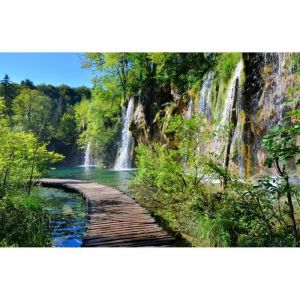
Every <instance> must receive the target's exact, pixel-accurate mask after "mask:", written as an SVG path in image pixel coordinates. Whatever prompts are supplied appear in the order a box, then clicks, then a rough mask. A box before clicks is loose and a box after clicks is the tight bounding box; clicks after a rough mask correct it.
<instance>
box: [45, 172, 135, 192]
mask: <svg viewBox="0 0 300 300" xmlns="http://www.w3.org/2000/svg"><path fill="white" fill-rule="evenodd" d="M134 173H135V170H134V169H132V170H126V171H115V170H112V169H100V168H97V167H69V168H67V167H62V168H57V169H54V170H49V171H48V172H47V174H46V176H47V177H50V178H51V177H53V178H68V179H79V180H87V181H93V182H97V183H100V184H104V185H109V186H112V187H115V188H117V189H119V190H121V191H123V192H127V191H128V184H129V181H130V180H131V179H133V177H134Z"/></svg>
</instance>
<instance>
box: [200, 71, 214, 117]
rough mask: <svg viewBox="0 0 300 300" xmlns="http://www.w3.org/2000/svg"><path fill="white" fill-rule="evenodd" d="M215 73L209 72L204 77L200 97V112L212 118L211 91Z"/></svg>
mask: <svg viewBox="0 0 300 300" xmlns="http://www.w3.org/2000/svg"><path fill="white" fill-rule="evenodd" d="M213 79H214V73H213V72H208V73H207V75H206V76H205V78H204V81H203V84H202V87H201V90H200V97H199V105H198V113H199V114H204V115H205V116H206V118H207V119H210V118H211V91H212V83H213Z"/></svg>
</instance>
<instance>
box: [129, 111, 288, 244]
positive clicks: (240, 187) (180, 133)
mask: <svg viewBox="0 0 300 300" xmlns="http://www.w3.org/2000/svg"><path fill="white" fill-rule="evenodd" d="M165 130H166V132H167V133H168V134H169V135H170V138H171V145H169V147H166V146H164V145H161V144H155V145H151V146H145V145H140V146H139V147H138V149H137V167H138V170H137V174H136V177H135V179H134V180H133V182H132V184H131V192H132V193H133V195H134V196H135V198H136V199H137V200H138V201H139V202H140V203H141V204H142V205H143V206H145V207H147V208H148V209H149V210H150V211H153V212H154V213H155V214H156V215H158V216H159V217H161V218H163V219H164V220H165V222H166V223H167V224H168V226H169V227H171V228H172V229H173V230H175V231H178V232H180V233H181V235H183V236H185V237H187V238H188V239H189V241H190V242H191V243H192V244H193V245H194V246H220V247H224V246H232V247H234V246H240V247H248V246H252V247H256V246H291V245H292V235H291V233H290V230H289V225H287V220H288V212H286V211H284V210H282V209H281V206H278V205H277V200H278V197H279V198H280V195H278V194H277V193H274V190H271V189H270V188H269V187H268V186H267V185H265V182H264V183H262V182H260V183H259V184H255V183H253V182H248V181H245V180H241V179H240V178H238V177H235V176H233V175H232V174H230V172H229V170H228V169H227V168H225V167H224V166H223V162H222V161H219V159H218V157H217V156H215V154H213V153H205V154H204V152H203V151H202V149H203V146H204V144H205V143H206V142H207V141H209V140H210V139H211V137H212V136H213V135H214V132H212V131H211V130H210V126H209V124H207V122H206V121H205V120H204V119H203V118H197V117H192V118H191V119H189V120H184V119H183V118H181V117H180V116H175V117H173V118H170V119H169V121H168V122H167V125H166V129H165ZM222 182H226V186H225V187H224V185H222V184H221V183H222Z"/></svg>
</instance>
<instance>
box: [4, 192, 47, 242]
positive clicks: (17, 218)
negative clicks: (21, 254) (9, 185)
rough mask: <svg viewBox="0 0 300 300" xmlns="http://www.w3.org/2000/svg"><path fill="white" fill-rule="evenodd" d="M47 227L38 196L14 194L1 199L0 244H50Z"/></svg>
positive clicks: (45, 216)
mask: <svg viewBox="0 0 300 300" xmlns="http://www.w3.org/2000/svg"><path fill="white" fill-rule="evenodd" d="M48 227H49V219H48V216H47V214H45V212H44V211H43V209H42V207H41V206H40V201H39V199H38V198H36V197H32V196H31V197H26V196H24V195H23V194H16V195H10V196H6V197H4V198H2V199H1V201H0V246H2V247H3V246H5V247H9V246H13V247H45V246H50V245H51V242H50V241H51V240H50V235H49V231H48V230H47V229H48Z"/></svg>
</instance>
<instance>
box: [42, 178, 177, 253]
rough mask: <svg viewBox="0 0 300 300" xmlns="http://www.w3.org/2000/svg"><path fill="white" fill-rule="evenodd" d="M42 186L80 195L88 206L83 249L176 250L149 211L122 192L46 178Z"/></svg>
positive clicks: (93, 184) (77, 181)
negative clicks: (147, 248)
mask: <svg viewBox="0 0 300 300" xmlns="http://www.w3.org/2000/svg"><path fill="white" fill-rule="evenodd" d="M39 182H40V184H41V185H42V186H48V187H57V188H65V189H69V190H73V191H76V192H78V193H80V194H81V195H82V196H83V197H84V198H85V199H86V200H87V202H88V207H89V221H88V223H87V227H86V231H85V234H84V238H83V247H147V246H150V247H151V246H174V244H175V239H174V238H173V237H171V236H170V235H169V234H167V233H166V232H165V231H164V230H163V229H162V228H161V227H159V226H158V225H157V224H156V223H155V220H154V219H153V218H152V217H151V215H150V214H149V212H148V211H146V210H145V209H144V208H142V207H141V206H140V205H138V204H137V203H136V202H135V201H134V200H133V199H131V198H130V197H128V196H126V195H125V194H123V193H122V192H120V191H118V190H116V189H114V188H112V187H108V186H105V185H100V184H98V183H93V182H87V181H80V180H72V179H56V178H55V179H54V178H44V179H41V180H39Z"/></svg>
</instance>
